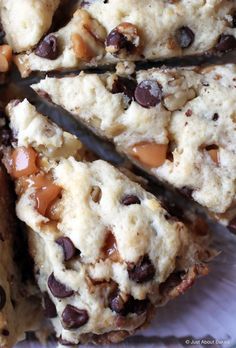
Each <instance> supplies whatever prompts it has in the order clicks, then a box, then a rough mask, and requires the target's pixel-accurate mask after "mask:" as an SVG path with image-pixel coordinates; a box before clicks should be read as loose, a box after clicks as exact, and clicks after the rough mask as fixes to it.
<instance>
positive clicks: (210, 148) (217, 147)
mask: <svg viewBox="0 0 236 348" xmlns="http://www.w3.org/2000/svg"><path fill="white" fill-rule="evenodd" d="M205 149H206V150H207V151H210V150H218V149H219V146H218V145H215V144H212V145H207V146H206V147H205Z"/></svg>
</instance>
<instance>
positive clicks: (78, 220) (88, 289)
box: [7, 100, 209, 344]
mask: <svg viewBox="0 0 236 348" xmlns="http://www.w3.org/2000/svg"><path fill="white" fill-rule="evenodd" d="M7 112H8V115H9V117H10V126H11V128H12V130H13V133H14V134H16V138H17V140H16V142H14V143H13V146H14V147H15V148H17V147H20V146H25V147H27V146H28V147H29V146H31V147H33V148H34V150H35V151H37V152H38V156H39V158H40V163H41V167H40V168H41V171H42V172H44V173H49V172H50V174H51V176H52V178H53V181H54V183H56V184H57V185H58V186H59V187H61V189H62V191H61V196H60V199H59V200H58V201H57V203H56V204H57V207H56V210H57V212H58V216H59V218H58V220H57V221H56V223H55V221H54V223H52V221H51V220H50V219H49V218H48V217H45V216H42V215H41V214H40V213H39V212H38V211H37V209H36V208H35V201H34V198H33V197H34V191H35V188H34V186H33V185H29V186H28V188H26V189H25V191H24V193H22V194H19V196H18V202H17V207H16V210H17V215H18V217H19V218H20V220H22V221H24V222H25V223H26V225H27V226H28V228H29V240H30V249H31V253H32V255H33V257H34V260H35V264H36V266H35V273H36V277H37V280H38V284H39V286H40V289H41V291H42V292H43V293H48V294H49V297H50V299H51V301H53V303H54V304H55V306H56V312H57V315H56V317H55V318H53V319H52V322H53V325H54V327H55V330H56V333H57V336H58V337H60V338H61V339H62V340H64V342H65V341H66V342H67V344H68V342H71V343H74V344H77V343H78V342H86V341H95V342H100V343H101V342H116V341H119V340H122V339H123V338H125V337H126V336H128V335H130V334H132V333H133V332H134V331H135V330H136V329H137V328H139V327H141V326H142V325H143V324H144V323H145V322H146V321H147V319H148V315H149V312H150V310H151V309H152V308H153V306H154V305H158V304H162V303H164V302H166V301H167V300H168V299H170V298H171V297H175V296H177V295H179V294H180V293H182V292H184V291H185V290H186V289H187V288H188V287H189V286H190V285H191V284H192V282H193V281H194V278H195V277H196V276H197V275H198V274H201V273H205V271H206V269H205V266H204V262H203V261H204V259H206V258H207V257H209V253H208V252H207V248H208V247H207V246H206V245H207V240H208V237H207V236H206V235H205V237H204V236H202V237H200V236H199V235H197V234H195V233H194V231H193V233H190V232H189V229H188V228H187V227H186V226H185V225H184V224H183V223H182V222H180V221H177V220H176V219H173V218H171V216H170V215H169V214H168V213H167V211H166V210H165V209H164V208H162V206H161V204H160V202H159V201H158V200H157V199H156V198H155V197H154V196H153V195H151V194H149V193H147V192H146V191H145V190H144V189H143V188H142V187H141V186H140V185H138V184H137V183H134V182H132V181H131V180H130V179H128V178H127V177H126V176H125V175H124V174H122V173H121V172H120V171H118V170H117V169H116V168H114V167H113V166H111V165H110V164H108V163H106V162H104V161H102V160H97V161H94V162H83V161H81V160H80V161H78V160H77V159H78V156H77V155H76V156H77V159H76V158H75V157H76V156H75V154H76V148H77V149H78V144H80V143H79V142H78V140H77V139H76V138H74V137H73V136H72V135H69V134H67V133H65V132H62V131H61V130H59V128H58V127H57V126H55V125H53V124H52V123H51V122H49V121H48V120H47V118H46V117H44V116H42V115H40V114H39V113H37V111H36V110H35V108H34V107H33V106H32V105H31V104H29V102H28V101H27V100H24V101H23V102H21V103H19V104H17V105H15V104H14V103H10V104H9V106H8V108H7ZM39 124H40V128H39V127H38V125H39ZM51 127H53V129H54V135H53V136H51V137H45V136H44V134H43V133H44V130H45V129H48V128H51ZM39 129H40V132H41V133H40V134H38V136H37V137H36V138H35V134H37V132H38V130H39ZM69 137H70V142H71V144H72V143H73V142H74V146H71V151H70V152H69V151H68V149H66V144H67V142H68V138H69ZM80 146H81V145H79V147H80ZM46 148H47V150H46ZM56 149H57V150H56ZM55 153H57V156H55V157H54V155H53V154H55ZM49 154H50V156H49V157H48V155H49ZM58 154H60V155H58ZM28 180H29V183H30V180H31V179H30V177H29V179H28ZM16 181H17V180H16ZM16 185H18V186H17V187H18V190H19V182H18V184H17V182H16ZM94 188H99V189H100V196H99V198H96V197H94V196H93V194H92V191H93V189H94ZM18 192H19V191H18ZM131 195H132V196H135V197H136V199H137V198H138V200H139V202H138V203H137V202H136V203H137V204H131V205H125V204H123V203H122V202H123V199H124V198H125V197H126V198H127V196H131ZM111 234H112V235H113V242H112V243H110V244H109V243H108V244H109V246H107V238H108V236H110V235H111ZM59 237H67V238H69V239H70V241H71V242H72V243H73V245H74V247H75V248H76V250H77V253H76V254H74V256H73V257H72V258H71V259H70V260H69V261H65V256H64V253H63V249H62V247H61V246H60V245H58V244H57V243H56V241H57V240H58V238H59ZM109 238H110V237H109ZM203 244H204V247H203ZM113 247H115V249H116V252H115V256H114V254H112V252H109V250H110V249H112V250H113V251H114V249H113ZM109 248H110V249H109ZM112 255H113V256H112ZM114 257H115V258H114ZM143 259H145V260H147V259H148V260H149V261H147V262H148V263H149V265H150V262H151V264H152V266H151V268H152V271H153V267H154V274H153V273H152V276H151V277H150V279H148V280H146V281H143V282H140V283H139V282H137V281H136V280H134V278H133V279H132V278H131V276H130V273H129V272H130V269H133V267H134V266H135V265H138V263H139V262H140V260H143ZM180 271H181V272H183V274H184V276H183V279H182V281H181V280H180V281H179V282H177V283H175V284H174V289H173V283H172V286H171V284H169V283H168V282H167V279H169V276H170V275H173V274H175V275H177V274H178V272H180ZM52 273H54V277H55V278H56V280H57V281H59V282H60V283H61V284H63V285H64V286H66V288H67V291H68V290H72V291H73V293H72V294H70V296H67V297H65V298H57V297H55V296H54V295H53V292H52V291H51V290H50V288H49V287H50V282H48V279H49V276H50V275H51V274H52ZM149 275H150V274H149ZM186 277H187V278H186ZM184 279H185V280H184ZM168 285H169V286H168ZM114 289H115V290H116V291H119V292H118V293H119V296H121V297H122V298H123V301H124V302H125V303H126V301H127V300H128V299H130V298H131V299H132V300H133V301H134V299H135V301H136V302H135V303H136V306H137V303H139V305H140V304H141V303H142V305H144V303H146V305H145V306H146V307H145V306H144V307H145V308H143V309H142V310H141V311H140V308H139V310H138V309H137V307H135V306H134V304H133V307H132V306H131V309H130V313H128V314H127V313H126V315H119V314H118V313H117V312H116V311H115V310H114V307H113V309H112V307H111V305H110V302H109V299H110V298H111V296H112V294H114ZM163 289H165V290H163ZM173 290H174V291H173ZM147 299H148V301H149V304H147V302H145V301H143V300H147ZM137 300H140V301H142V302H139V301H137ZM68 305H72V306H74V307H76V308H77V309H79V310H83V311H86V313H87V315H88V320H87V322H86V323H85V324H84V325H81V326H80V327H79V328H70V329H68V328H67V327H66V325H65V323H64V324H63V320H64V317H65V316H64V315H65V313H64V311H65V308H66V306H68ZM135 308H136V309H135Z"/></svg>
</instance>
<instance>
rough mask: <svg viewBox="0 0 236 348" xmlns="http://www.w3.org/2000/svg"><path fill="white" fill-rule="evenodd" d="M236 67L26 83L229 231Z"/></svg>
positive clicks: (234, 212) (233, 223)
mask: <svg viewBox="0 0 236 348" xmlns="http://www.w3.org/2000/svg"><path fill="white" fill-rule="evenodd" d="M235 86H236V66H235V65H225V66H209V67H207V68H185V69H184V68H173V69H165V68H163V69H151V70H147V71H137V73H136V75H135V76H134V75H132V77H130V76H126V77H125V76H119V75H117V74H113V73H106V74H100V75H98V74H86V73H83V72H82V73H81V74H80V75H77V76H71V77H65V78H61V79H59V78H46V79H44V80H41V81H40V82H39V83H38V84H36V85H33V86H32V88H33V89H34V90H35V91H36V92H37V93H38V94H40V95H41V96H42V97H46V98H47V99H48V100H51V101H52V102H53V103H54V104H56V105H60V106H62V107H63V108H64V109H65V110H67V111H69V112H70V113H71V114H72V115H73V116H74V117H75V118H76V119H79V120H81V121H82V122H84V123H85V124H86V125H88V126H89V127H90V128H92V130H93V131H95V132H96V133H97V134H99V135H101V136H102V137H105V138H107V139H109V140H112V141H113V142H114V144H115V145H116V147H117V149H118V151H121V152H122V153H124V154H126V155H127V156H128V157H129V158H130V159H131V160H132V161H134V162H135V163H136V164H138V165H139V166H141V167H142V168H143V169H145V170H146V171H148V172H149V173H151V174H152V175H154V176H155V177H156V178H158V179H159V180H161V181H162V182H165V183H167V184H168V185H171V186H172V187H174V188H176V189H178V190H180V191H182V192H183V193H185V194H187V195H188V196H189V197H191V198H192V199H193V200H194V201H196V202H197V203H199V204H201V205H202V206H204V207H206V208H207V211H208V212H209V213H210V214H211V215H212V216H213V217H214V218H216V220H218V221H220V222H221V223H222V224H224V225H226V226H228V227H229V229H231V231H232V232H233V231H234V232H235V231H236V116H235V109H236V88H235Z"/></svg>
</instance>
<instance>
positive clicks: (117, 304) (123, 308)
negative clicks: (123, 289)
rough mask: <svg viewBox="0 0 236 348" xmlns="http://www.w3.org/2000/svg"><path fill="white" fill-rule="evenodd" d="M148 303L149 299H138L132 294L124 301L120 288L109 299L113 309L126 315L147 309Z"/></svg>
mask: <svg viewBox="0 0 236 348" xmlns="http://www.w3.org/2000/svg"><path fill="white" fill-rule="evenodd" d="M148 303H149V301H148V300H136V299H134V298H133V297H132V296H130V297H129V299H128V300H127V301H126V302H124V300H123V299H122V297H121V295H120V292H119V290H116V291H115V292H114V293H112V294H111V296H110V299H109V307H110V308H111V310H112V311H113V312H116V313H117V314H119V315H122V316H126V315H128V314H129V313H135V314H141V313H143V312H145V311H146V309H147V305H148Z"/></svg>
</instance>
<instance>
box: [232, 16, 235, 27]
mask: <svg viewBox="0 0 236 348" xmlns="http://www.w3.org/2000/svg"><path fill="white" fill-rule="evenodd" d="M232 26H233V28H236V13H234V14H233V16H232Z"/></svg>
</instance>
